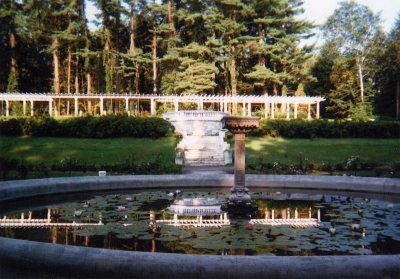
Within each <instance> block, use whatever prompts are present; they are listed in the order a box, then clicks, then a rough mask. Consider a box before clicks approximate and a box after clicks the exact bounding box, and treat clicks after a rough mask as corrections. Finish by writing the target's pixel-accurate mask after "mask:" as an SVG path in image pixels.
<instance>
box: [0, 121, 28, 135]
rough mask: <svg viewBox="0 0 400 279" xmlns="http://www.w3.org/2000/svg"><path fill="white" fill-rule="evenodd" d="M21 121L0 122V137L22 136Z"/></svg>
mask: <svg viewBox="0 0 400 279" xmlns="http://www.w3.org/2000/svg"><path fill="white" fill-rule="evenodd" d="M23 122H24V120H23V119H16V118H11V119H8V120H0V135H3V136H20V135H22V133H23V131H22V126H23Z"/></svg>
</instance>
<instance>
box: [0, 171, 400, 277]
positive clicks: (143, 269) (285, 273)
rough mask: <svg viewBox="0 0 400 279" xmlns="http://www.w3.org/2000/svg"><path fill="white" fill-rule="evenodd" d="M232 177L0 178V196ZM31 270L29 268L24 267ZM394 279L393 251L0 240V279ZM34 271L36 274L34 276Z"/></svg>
mask: <svg viewBox="0 0 400 279" xmlns="http://www.w3.org/2000/svg"><path fill="white" fill-rule="evenodd" d="M246 178H247V180H246V181H247V185H248V186H249V187H251V189H252V190H255V191H257V189H260V188H280V189H309V190H323V191H334V190H337V191H347V192H362V193H370V194H374V193H381V194H394V195H400V179H390V178H365V177H321V176H293V175H247V177H246ZM232 183H233V177H232V175H228V174H221V175H214V176H212V175H210V174H209V173H205V174H200V173H197V174H196V173H195V174H191V175H157V176H114V177H113V176H109V177H73V178H50V179H36V180H24V181H5V182H0V201H2V202H4V201H7V200H8V201H11V200H14V199H20V198H29V197H34V196H43V195H50V194H66V193H74V192H88V191H102V190H117V189H118V190H121V189H156V188H157V189H171V188H172V189H185V188H190V187H192V188H193V187H201V186H204V185H207V186H208V187H212V188H216V187H224V188H230V187H231V186H232ZM31 270H33V271H32V272H33V273H30V272H31ZM43 270H46V272H47V273H46V274H45V275H47V276H49V277H45V278H71V277H77V276H80V277H87V278H88V277H92V278H93V277H95V278H113V277H118V278H122V277H130V278H267V277H268V278H325V279H328V278H398V275H399V274H400V255H377V256H310V257H309V256H301V257H297V256H293V257H292V256H291V257H271V256H205V255H185V254H164V253H154V254H153V253H149V252H127V251H116V250H107V249H100V248H84V247H77V246H65V245H58V244H49V243H39V242H33V241H26V240H16V239H8V238H0V275H1V278H17V277H16V275H15V274H17V275H18V274H21V272H22V273H24V274H23V275H24V276H23V277H24V278H39V275H40V274H41V273H43ZM35 276H36V277H35Z"/></svg>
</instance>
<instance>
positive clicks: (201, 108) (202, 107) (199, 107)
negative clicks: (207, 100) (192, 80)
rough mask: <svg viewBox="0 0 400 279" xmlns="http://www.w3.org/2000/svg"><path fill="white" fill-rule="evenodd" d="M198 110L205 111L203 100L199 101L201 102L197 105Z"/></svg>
mask: <svg viewBox="0 0 400 279" xmlns="http://www.w3.org/2000/svg"><path fill="white" fill-rule="evenodd" d="M197 108H198V109H199V110H203V109H204V103H203V100H202V99H201V100H199V102H198V103H197Z"/></svg>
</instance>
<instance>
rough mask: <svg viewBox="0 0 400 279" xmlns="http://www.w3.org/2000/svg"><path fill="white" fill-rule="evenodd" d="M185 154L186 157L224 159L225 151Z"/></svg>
mask: <svg viewBox="0 0 400 279" xmlns="http://www.w3.org/2000/svg"><path fill="white" fill-rule="evenodd" d="M184 156H185V159H201V158H211V159H212V158H215V159H224V153H210V152H185V155H184Z"/></svg>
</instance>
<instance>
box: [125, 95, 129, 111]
mask: <svg viewBox="0 0 400 279" xmlns="http://www.w3.org/2000/svg"><path fill="white" fill-rule="evenodd" d="M125 111H126V113H129V99H128V98H125Z"/></svg>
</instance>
